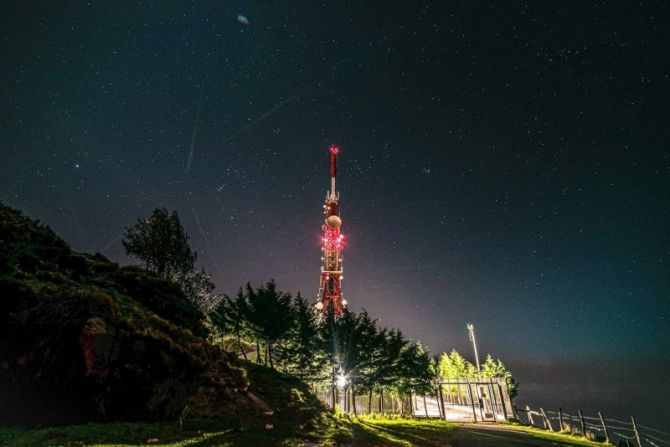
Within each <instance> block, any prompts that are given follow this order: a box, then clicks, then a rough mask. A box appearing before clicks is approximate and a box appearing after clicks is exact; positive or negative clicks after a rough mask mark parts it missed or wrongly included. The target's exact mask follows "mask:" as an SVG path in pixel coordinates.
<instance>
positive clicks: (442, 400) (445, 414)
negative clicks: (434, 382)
mask: <svg viewBox="0 0 670 447" xmlns="http://www.w3.org/2000/svg"><path fill="white" fill-rule="evenodd" d="M437 392H438V395H439V398H440V409H441V410H442V417H444V420H445V421H446V420H447V411H446V410H445V408H444V395H443V394H442V382H440V384H439V385H438V386H437Z"/></svg>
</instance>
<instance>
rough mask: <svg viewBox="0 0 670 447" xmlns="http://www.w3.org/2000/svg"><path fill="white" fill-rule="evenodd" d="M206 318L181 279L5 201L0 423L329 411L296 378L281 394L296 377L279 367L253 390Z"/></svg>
mask: <svg viewBox="0 0 670 447" xmlns="http://www.w3.org/2000/svg"><path fill="white" fill-rule="evenodd" d="M202 322H203V315H202V314H201V313H200V312H199V311H198V310H197V309H196V308H195V307H194V306H193V305H192V304H191V302H190V301H189V300H188V299H186V297H185V296H184V295H183V294H182V292H181V291H180V289H179V288H178V287H176V286H174V285H173V284H171V283H169V282H167V281H164V280H162V279H159V278H157V277H155V276H153V275H151V274H150V273H148V272H146V271H144V270H142V269H139V268H137V267H119V266H118V265H117V264H115V263H112V262H110V261H109V260H107V259H106V258H105V257H104V256H102V255H100V254H96V255H88V254H82V253H77V252H74V251H73V250H71V248H70V247H69V246H68V244H67V243H66V242H65V241H63V240H62V239H60V238H59V237H58V236H56V235H55V234H54V233H53V231H51V230H50V229H49V228H48V227H45V226H43V225H40V224H39V223H37V222H35V221H33V220H31V219H29V218H27V217H25V216H23V215H21V213H20V212H18V211H15V210H12V209H10V208H8V207H6V206H4V205H2V204H0V402H2V404H0V425H37V424H59V423H71V422H80V421H86V420H158V419H177V418H179V417H180V416H185V417H226V418H234V419H237V420H245V419H247V418H248V416H251V415H254V414H258V413H262V412H266V411H268V410H270V409H272V410H273V411H274V412H275V417H276V415H277V414H281V413H282V410H284V412H288V411H290V412H291V413H295V412H296V410H298V409H299V408H298V407H300V408H302V409H303V410H305V409H306V411H309V412H311V413H312V414H313V415H317V414H319V413H320V412H321V411H322V407H321V406H320V405H319V404H318V403H317V402H316V400H315V399H314V398H313V397H312V396H311V395H309V393H308V391H307V388H306V387H305V386H304V384H301V383H300V382H297V381H290V384H291V387H295V388H297V389H299V390H300V391H299V392H298V393H290V392H288V393H284V394H285V395H286V396H285V399H283V400H281V401H278V400H277V399H274V398H273V396H276V395H281V394H282V393H281V392H278V390H280V389H283V388H285V387H286V383H288V382H286V380H287V379H285V378H282V379H279V378H280V377H281V375H279V374H277V373H274V372H262V371H260V370H259V369H254V371H255V372H254V374H256V375H257V376H258V377H259V385H258V386H257V387H255V386H254V384H253V383H252V384H251V389H250V388H249V387H250V383H249V382H250V381H249V377H248V375H247V372H246V370H245V368H244V365H242V364H241V363H240V362H239V361H238V360H237V359H236V358H235V357H234V356H233V355H232V354H229V353H227V352H225V351H223V350H222V349H220V348H219V347H217V346H213V345H211V344H210V343H208V342H207V341H206V339H205V338H204V336H205V335H206V334H207V330H206V328H205V327H204V326H203V323H202ZM252 382H253V376H252ZM273 387H276V388H277V389H273ZM252 391H253V393H252ZM259 396H260V397H259ZM291 396H297V397H296V398H295V399H294V398H292V397H291ZM268 403H269V404H270V405H268ZM307 419H309V418H307Z"/></svg>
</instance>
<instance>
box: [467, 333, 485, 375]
mask: <svg viewBox="0 0 670 447" xmlns="http://www.w3.org/2000/svg"><path fill="white" fill-rule="evenodd" d="M468 337H469V338H470V341H471V342H472V347H473V348H474V349H475V361H476V362H477V374H481V372H482V370H481V368H480V367H479V354H478V353H477V340H475V327H474V326H473V325H472V324H470V323H468Z"/></svg>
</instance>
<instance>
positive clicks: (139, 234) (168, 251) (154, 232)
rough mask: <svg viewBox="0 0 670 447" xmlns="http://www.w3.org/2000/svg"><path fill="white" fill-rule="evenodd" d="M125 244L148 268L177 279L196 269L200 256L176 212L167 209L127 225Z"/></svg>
mask: <svg viewBox="0 0 670 447" xmlns="http://www.w3.org/2000/svg"><path fill="white" fill-rule="evenodd" d="M123 247H124V248H125V250H126V254H127V255H128V256H131V257H134V258H138V259H141V260H142V261H144V263H145V266H146V268H147V269H148V270H150V271H152V272H154V273H156V274H157V275H158V276H160V277H162V278H166V279H172V280H176V282H180V281H181V280H182V279H183V278H184V277H185V276H186V275H187V274H188V273H189V272H191V271H193V266H194V264H195V260H196V257H197V254H196V253H195V252H192V251H191V247H190V246H189V245H188V235H187V234H186V232H185V231H184V227H182V225H181V223H180V222H179V216H178V215H177V212H176V211H172V212H171V213H170V212H168V210H167V209H166V208H156V209H154V210H153V212H152V213H151V215H150V216H149V217H146V218H144V219H138V220H137V222H136V223H135V225H133V226H132V227H128V228H126V231H125V233H124V235H123Z"/></svg>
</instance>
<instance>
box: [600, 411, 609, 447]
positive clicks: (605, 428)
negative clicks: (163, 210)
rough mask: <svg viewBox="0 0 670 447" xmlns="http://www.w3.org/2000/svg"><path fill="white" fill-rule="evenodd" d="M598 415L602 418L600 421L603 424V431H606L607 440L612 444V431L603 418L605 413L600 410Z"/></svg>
mask: <svg viewBox="0 0 670 447" xmlns="http://www.w3.org/2000/svg"><path fill="white" fill-rule="evenodd" d="M598 417H599V418H600V423H601V424H603V431H604V432H605V441H607V442H609V443H610V444H611V443H612V441H610V433H609V432H608V431H607V425H605V419H603V415H602V413H601V412H600V411H599V412H598Z"/></svg>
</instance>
